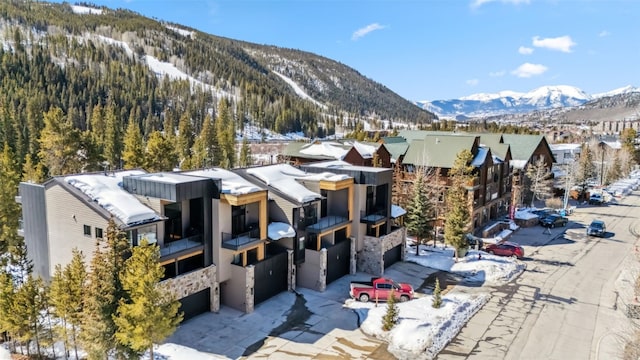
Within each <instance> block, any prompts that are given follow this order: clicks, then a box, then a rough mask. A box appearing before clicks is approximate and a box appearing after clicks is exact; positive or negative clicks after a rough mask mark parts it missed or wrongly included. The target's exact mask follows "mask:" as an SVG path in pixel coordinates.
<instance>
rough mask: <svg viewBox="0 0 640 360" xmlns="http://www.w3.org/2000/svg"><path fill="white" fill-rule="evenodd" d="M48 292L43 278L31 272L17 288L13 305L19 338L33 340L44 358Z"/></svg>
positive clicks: (38, 352)
mask: <svg viewBox="0 0 640 360" xmlns="http://www.w3.org/2000/svg"><path fill="white" fill-rule="evenodd" d="M46 294H47V289H46V287H45V284H44V282H43V281H42V279H41V278H35V277H33V276H32V275H31V274H30V275H29V276H28V277H27V279H26V281H25V282H24V283H23V284H22V286H20V287H19V288H18V289H17V291H16V293H15V296H14V301H13V306H12V311H13V315H12V316H14V317H15V318H16V319H17V325H18V326H17V335H18V340H19V341H21V342H23V343H28V342H31V341H33V342H34V343H35V345H36V352H37V355H38V357H39V358H42V350H41V345H42V344H43V341H46V336H47V335H46V329H45V328H44V326H43V324H44V321H43V314H44V313H45V311H46V309H47V298H46Z"/></svg>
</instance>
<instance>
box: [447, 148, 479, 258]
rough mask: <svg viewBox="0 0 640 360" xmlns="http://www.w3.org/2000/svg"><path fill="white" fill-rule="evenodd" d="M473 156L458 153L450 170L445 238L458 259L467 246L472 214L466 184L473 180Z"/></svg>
mask: <svg viewBox="0 0 640 360" xmlns="http://www.w3.org/2000/svg"><path fill="white" fill-rule="evenodd" d="M472 158H473V155H472V154H471V151H469V150H463V151H461V152H460V153H458V154H457V155H456V159H455V161H454V164H453V167H452V168H451V169H450V171H449V177H450V178H451V183H452V184H451V186H450V187H449V188H448V189H447V216H446V222H445V226H444V229H445V231H444V240H445V242H446V243H447V244H449V245H451V246H453V247H454V248H455V256H456V261H457V260H458V255H459V253H460V251H461V250H462V249H466V248H467V241H466V239H465V235H466V233H467V232H468V229H469V225H470V219H471V215H470V213H469V202H468V199H467V189H466V188H465V186H466V184H467V183H468V182H469V181H470V180H471V173H472V171H473V167H472V166H471V165H470V163H471V159H472Z"/></svg>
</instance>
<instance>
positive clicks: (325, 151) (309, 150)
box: [300, 141, 349, 159]
mask: <svg viewBox="0 0 640 360" xmlns="http://www.w3.org/2000/svg"><path fill="white" fill-rule="evenodd" d="M347 152H349V149H345V148H344V146H343V145H342V144H340V143H337V142H332V141H321V142H318V143H311V144H309V145H305V146H303V147H302V149H300V153H302V154H306V155H324V156H330V157H333V158H335V159H342V158H343V157H344V156H345V155H346V154H347Z"/></svg>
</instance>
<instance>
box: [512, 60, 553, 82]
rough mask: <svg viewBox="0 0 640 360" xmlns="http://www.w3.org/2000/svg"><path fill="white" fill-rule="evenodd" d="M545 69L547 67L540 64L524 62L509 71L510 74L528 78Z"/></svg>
mask: <svg viewBox="0 0 640 360" xmlns="http://www.w3.org/2000/svg"><path fill="white" fill-rule="evenodd" d="M547 70H548V68H547V67H546V66H544V65H541V64H531V63H524V64H522V65H520V66H518V68H517V69H515V70H513V71H511V74H513V75H515V76H517V77H520V78H530V77H532V76H536V75H541V74H543V73H544V72H545V71H547Z"/></svg>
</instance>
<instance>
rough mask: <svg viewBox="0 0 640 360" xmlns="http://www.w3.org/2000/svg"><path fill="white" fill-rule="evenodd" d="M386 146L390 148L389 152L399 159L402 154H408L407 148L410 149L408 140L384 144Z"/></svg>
mask: <svg viewBox="0 0 640 360" xmlns="http://www.w3.org/2000/svg"><path fill="white" fill-rule="evenodd" d="M403 141H404V139H403ZM384 147H385V148H387V150H389V153H390V154H391V157H392V158H393V159H394V160H398V159H399V158H400V156H402V155H404V154H406V152H407V150H408V149H409V143H408V142H406V141H404V142H398V143H390V144H384Z"/></svg>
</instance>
